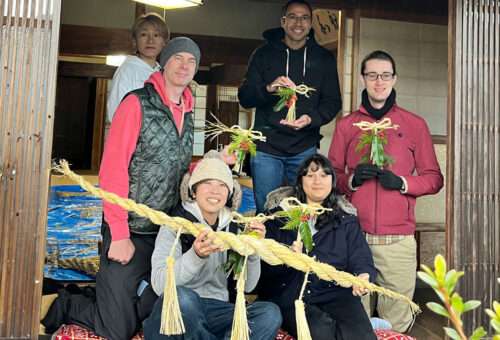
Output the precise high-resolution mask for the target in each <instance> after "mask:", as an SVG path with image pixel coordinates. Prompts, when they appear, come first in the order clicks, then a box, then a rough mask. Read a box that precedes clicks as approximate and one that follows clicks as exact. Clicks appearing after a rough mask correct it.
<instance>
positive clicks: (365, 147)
mask: <svg viewBox="0 0 500 340" xmlns="http://www.w3.org/2000/svg"><path fill="white" fill-rule="evenodd" d="M353 125H354V126H357V127H359V128H360V129H361V130H363V133H362V134H361V135H360V136H359V141H358V144H357V145H356V148H355V151H356V152H357V153H360V154H362V156H361V163H370V162H371V163H372V164H375V165H376V166H378V167H380V168H383V167H385V166H388V165H390V164H392V163H394V160H393V158H392V157H391V156H389V155H387V154H386V153H385V152H384V147H385V146H386V145H387V135H386V134H385V130H387V129H397V128H398V125H394V124H392V122H391V120H390V119H389V118H384V119H383V120H382V121H380V122H374V123H371V122H367V121H362V122H359V123H354V124H353Z"/></svg>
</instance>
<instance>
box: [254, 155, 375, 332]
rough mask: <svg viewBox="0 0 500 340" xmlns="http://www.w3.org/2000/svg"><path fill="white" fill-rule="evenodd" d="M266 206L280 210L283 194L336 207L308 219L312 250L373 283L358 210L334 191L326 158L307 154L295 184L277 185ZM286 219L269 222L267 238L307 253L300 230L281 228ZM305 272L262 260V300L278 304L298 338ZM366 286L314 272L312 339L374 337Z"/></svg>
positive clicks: (308, 296) (309, 292)
mask: <svg viewBox="0 0 500 340" xmlns="http://www.w3.org/2000/svg"><path fill="white" fill-rule="evenodd" d="M268 197H269V199H268V201H267V203H266V208H267V209H269V211H270V212H271V213H274V212H276V211H279V210H281V208H280V202H281V201H282V199H284V198H285V197H296V198H297V199H298V200H299V201H300V202H302V203H307V204H319V205H321V206H322V207H324V208H329V209H332V210H331V211H326V212H324V213H323V214H321V215H319V216H317V217H316V218H312V219H310V220H309V225H310V227H311V232H312V235H313V248H312V251H311V252H310V253H309V254H308V255H309V256H314V257H316V259H317V260H318V261H320V262H323V263H327V264H330V265H332V266H334V267H335V268H337V269H338V270H342V271H346V272H349V273H351V274H354V275H357V276H358V277H359V278H361V279H364V280H370V281H372V282H373V281H374V280H375V277H376V275H377V273H376V270H375V267H374V265H373V259H372V255H371V252H370V249H369V248H368V244H367V243H366V240H365V238H364V235H363V233H362V232H361V229H360V226H359V222H358V219H357V217H356V216H355V213H356V210H355V209H354V208H353V207H352V206H351V205H350V204H349V203H348V202H347V201H345V199H343V198H342V197H340V196H338V195H337V194H336V193H335V173H334V171H333V168H332V166H331V164H330V162H329V161H328V159H327V158H326V157H325V156H322V155H320V154H314V155H312V156H309V157H308V158H307V159H306V160H305V161H304V162H303V163H302V165H301V166H300V167H299V169H298V176H297V181H296V185H295V186H294V187H284V188H279V189H277V190H275V191H273V192H271V193H270V194H269V196H268ZM284 223H286V220H285V221H283V220H282V219H275V220H271V221H269V222H267V223H266V227H267V236H266V237H268V238H272V239H274V240H276V241H278V242H280V243H283V244H287V245H291V246H292V249H293V250H295V251H297V252H303V251H304V250H303V246H302V242H300V241H297V231H292V230H283V229H282V227H283V225H284ZM304 279H305V274H304V273H303V272H299V271H297V270H295V269H292V268H291V267H286V266H284V265H282V266H270V265H267V264H263V268H262V276H261V280H260V281H259V285H258V289H257V292H258V294H259V298H260V299H264V300H269V301H272V302H275V303H276V304H278V306H279V307H280V309H281V313H282V315H283V328H284V329H285V330H286V331H288V332H290V334H291V335H292V336H295V337H296V336H297V329H296V320H295V308H294V301H295V300H296V299H297V298H298V297H299V292H300V290H301V287H302V284H303V282H304ZM363 294H366V291H365V289H364V288H362V287H359V286H353V287H352V288H344V287H341V286H338V285H336V284H335V283H334V282H327V281H322V280H320V279H319V278H318V277H317V276H316V275H313V274H310V275H309V277H308V283H307V286H306V288H305V291H304V297H303V300H304V303H305V311H306V318H307V322H308V325H309V330H310V332H311V336H312V338H313V339H314V340H322V339H328V340H331V339H334V340H348V339H349V340H350V339H357V340H363V339H376V337H375V333H374V332H373V329H372V326H371V324H370V320H369V319H368V316H367V314H366V313H365V311H364V309H363V305H362V303H361V299H360V295H363Z"/></svg>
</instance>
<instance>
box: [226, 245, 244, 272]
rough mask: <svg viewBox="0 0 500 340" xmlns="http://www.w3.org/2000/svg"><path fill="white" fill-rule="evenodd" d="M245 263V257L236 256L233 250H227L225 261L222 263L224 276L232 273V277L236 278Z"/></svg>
mask: <svg viewBox="0 0 500 340" xmlns="http://www.w3.org/2000/svg"><path fill="white" fill-rule="evenodd" d="M244 262H245V257H244V256H242V255H240V254H238V253H237V252H235V251H234V250H228V252H227V261H226V263H224V271H225V272H226V274H228V275H229V274H230V273H231V272H233V274H234V276H235V277H237V275H239V274H240V273H241V270H242V269H243V263H244Z"/></svg>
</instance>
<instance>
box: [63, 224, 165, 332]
mask: <svg viewBox="0 0 500 340" xmlns="http://www.w3.org/2000/svg"><path fill="white" fill-rule="evenodd" d="M102 234H103V242H102V251H101V256H100V261H101V262H100V267H99V272H98V273H97V277H96V297H95V301H93V299H92V300H91V299H88V298H85V297H84V296H83V295H73V296H71V301H70V304H69V312H68V314H69V315H68V320H69V322H71V323H76V324H79V325H81V326H84V327H86V328H89V329H91V330H92V331H94V333H96V334H97V335H99V336H102V337H106V338H108V339H111V340H128V339H130V338H132V336H134V334H135V333H136V332H137V331H138V330H139V329H140V326H141V317H140V316H139V315H142V318H145V317H146V316H147V315H144V314H149V313H148V312H147V311H148V309H149V310H151V308H152V306H153V304H154V301H155V300H156V296H155V295H154V293H153V292H152V290H151V289H150V288H149V289H147V290H145V292H144V293H143V294H142V295H141V298H138V296H137V287H138V285H139V282H141V281H142V280H147V281H149V278H150V275H151V255H152V253H153V249H154V243H155V238H156V235H151V236H150V235H147V236H142V235H141V236H139V235H135V234H131V236H130V239H131V241H132V242H133V243H134V246H135V253H134V256H133V258H132V260H131V261H130V262H129V263H128V264H127V265H125V266H124V265H121V264H120V263H118V262H114V261H111V260H109V259H108V257H107V254H108V250H109V246H110V244H111V235H110V231H109V228H108V227H107V225H105V224H104V225H103V228H102ZM149 287H151V286H149ZM151 294H153V295H151ZM153 296H154V297H153ZM148 305H149V306H148Z"/></svg>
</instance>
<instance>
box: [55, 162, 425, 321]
mask: <svg viewBox="0 0 500 340" xmlns="http://www.w3.org/2000/svg"><path fill="white" fill-rule="evenodd" d="M55 170H58V171H60V172H61V173H63V174H64V175H66V176H68V177H69V178H70V179H72V180H73V181H75V182H76V183H78V184H79V185H80V186H81V187H82V188H84V189H85V190H87V191H88V192H90V193H92V195H94V196H96V197H100V198H102V199H104V200H106V201H108V202H110V203H114V204H117V205H119V206H120V207H122V208H123V209H125V210H128V211H133V212H135V213H136V214H138V215H140V216H143V217H147V218H149V219H150V220H151V221H152V222H153V223H155V224H158V225H168V226H169V227H170V228H172V229H173V230H179V229H180V228H183V229H184V230H185V231H186V232H188V233H190V234H192V235H194V236H195V237H196V236H197V235H198V234H199V233H200V232H201V230H203V229H204V226H203V225H202V224H199V223H192V222H190V221H188V220H185V219H183V218H180V217H170V216H168V215H167V214H165V213H163V212H161V211H155V210H153V209H151V208H149V207H147V206H146V205H144V204H137V203H136V202H134V201H133V200H131V199H127V198H122V197H120V196H118V195H116V194H114V193H109V192H106V191H104V190H102V189H99V188H96V187H94V186H93V185H92V184H90V183H88V182H87V181H85V180H84V179H83V178H82V177H81V176H79V175H77V174H75V173H74V172H72V171H71V170H70V169H69V165H68V163H67V162H66V161H61V162H60V163H59V166H57V167H56V168H55ZM213 233H214V234H215V236H216V238H215V240H214V242H215V243H216V244H217V245H220V246H222V247H223V248H224V249H229V248H232V249H233V250H234V251H236V252H238V253H239V254H241V255H244V256H246V255H252V254H257V255H259V256H260V258H261V259H262V260H264V261H265V262H267V263H269V264H271V265H279V264H286V265H288V266H290V267H292V268H294V269H296V270H299V271H302V272H307V271H311V272H312V273H315V274H316V275H317V276H318V277H319V278H320V279H322V280H325V281H335V282H336V283H337V284H338V285H340V286H342V287H346V288H349V287H352V286H353V285H357V286H359V287H363V288H366V289H367V290H368V291H370V292H376V293H379V294H382V295H385V296H387V297H390V298H393V299H397V300H401V301H404V302H406V303H408V304H409V305H410V308H411V310H412V312H413V313H419V312H421V310H420V307H419V306H418V305H417V304H415V303H414V302H413V301H412V300H411V299H409V298H408V297H406V296H404V295H401V294H398V293H396V292H393V291H391V290H389V289H386V288H383V287H379V286H377V285H375V284H373V283H371V282H368V281H366V280H362V279H359V278H357V277H355V276H354V275H352V274H349V273H346V272H343V271H339V270H337V269H336V268H335V267H333V266H331V265H328V264H325V263H321V262H318V261H316V260H315V259H313V258H311V257H309V256H307V255H305V254H297V253H295V252H293V251H291V250H290V249H289V247H287V246H285V245H282V244H280V243H278V242H276V241H274V240H271V239H256V238H252V237H249V236H245V235H235V234H233V233H228V232H222V231H219V232H213Z"/></svg>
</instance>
